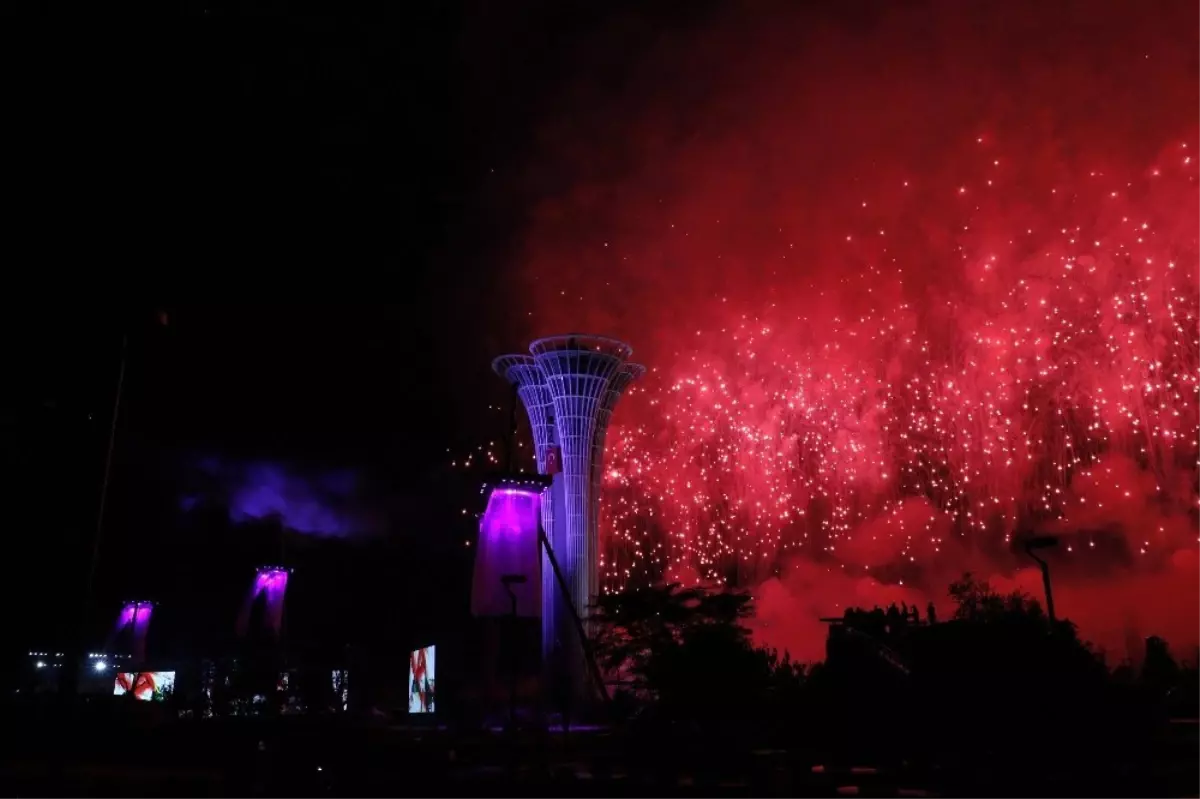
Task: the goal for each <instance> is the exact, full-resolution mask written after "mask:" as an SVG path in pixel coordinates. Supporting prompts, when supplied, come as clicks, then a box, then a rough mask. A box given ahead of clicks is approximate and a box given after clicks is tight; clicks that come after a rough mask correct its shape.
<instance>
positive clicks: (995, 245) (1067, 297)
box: [511, 2, 1200, 657]
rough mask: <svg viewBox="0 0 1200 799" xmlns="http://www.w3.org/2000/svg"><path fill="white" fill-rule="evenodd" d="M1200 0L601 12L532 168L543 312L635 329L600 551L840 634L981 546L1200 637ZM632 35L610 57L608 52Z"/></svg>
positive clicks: (1092, 613) (785, 622)
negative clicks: (1028, 545) (836, 620)
mask: <svg viewBox="0 0 1200 799" xmlns="http://www.w3.org/2000/svg"><path fill="white" fill-rule="evenodd" d="M1197 22H1198V19H1197V9H1196V7H1195V4H1194V3H1185V2H1171V3H1162V4H1157V5H1155V7H1154V8H1153V10H1152V11H1151V10H1149V9H1147V8H1146V7H1145V6H1144V5H1143V6H1139V5H1138V4H1136V3H1132V2H1104V3H1095V2H1068V3H1056V4H1044V3H1008V2H996V3H990V2H983V3H956V2H919V3H906V4H898V5H897V4H876V3H869V4H857V3H829V4H824V5H822V4H807V3H806V4H794V3H778V4H767V5H764V4H761V3H756V4H735V5H721V6H719V7H718V10H717V11H715V12H713V13H712V14H710V15H709V16H708V17H707V18H706V19H703V20H701V21H699V22H698V23H696V24H692V25H690V26H681V27H679V28H677V29H675V30H670V31H660V30H657V29H652V26H651V23H649V22H648V21H646V20H645V19H643V18H641V17H639V16H638V15H637V14H633V15H628V16H625V17H622V18H620V19H618V20H617V21H615V22H613V23H611V24H609V25H604V26H601V27H600V28H598V29H597V30H596V31H595V32H594V34H593V35H592V36H591V37H590V39H589V41H588V42H586V43H585V44H584V46H582V47H581V48H580V53H581V55H580V58H579V60H580V63H581V64H588V65H591V66H590V67H589V68H583V67H581V68H580V69H579V71H578V72H577V74H576V75H575V77H574V78H573V79H571V80H569V81H568V82H567V83H568V88H567V90H566V91H564V92H563V98H561V100H562V102H560V103H558V104H557V105H556V109H557V110H556V111H555V113H553V114H552V115H550V116H548V117H547V118H546V119H545V120H544V123H543V124H542V125H541V128H540V135H539V146H538V148H537V149H536V153H535V155H534V156H533V157H532V158H531V159H530V160H529V162H528V163H527V164H525V169H524V173H523V175H524V180H523V183H522V190H523V192H524V194H523V196H524V198H525V201H526V203H527V206H528V214H527V223H526V225H525V227H524V229H523V230H521V231H520V242H521V245H520V247H519V251H518V252H517V253H516V257H515V258H514V264H513V266H512V267H511V271H512V273H513V278H514V285H515V288H514V290H513V294H512V297H511V300H512V303H513V307H514V308H516V309H517V310H518V313H519V315H518V317H517V319H515V320H514V321H515V322H516V323H517V324H518V325H520V326H523V327H524V328H525V330H524V331H523V332H525V333H526V334H528V335H539V334H548V333H557V332H562V331H563V330H571V329H574V330H580V329H582V330H588V331H594V332H598V333H605V334H610V335H616V336H620V337H623V338H626V339H627V340H629V341H631V342H632V343H633V344H634V345H635V348H636V349H637V350H638V355H637V357H638V360H639V361H642V362H645V363H647V364H649V365H650V366H651V367H652V369H653V371H652V372H651V373H650V374H649V375H648V376H647V378H646V379H645V380H644V381H643V382H642V383H641V384H640V385H639V386H637V387H636V388H635V390H634V391H632V392H631V393H630V395H629V396H628V397H627V398H626V399H624V400H623V401H622V403H623V404H622V406H621V407H619V408H618V410H617V412H616V415H615V417H614V422H613V429H612V431H611V432H610V434H609V454H608V458H607V461H608V473H607V478H606V489H605V511H604V513H605V518H604V528H605V531H606V533H605V535H606V539H607V540H606V545H605V564H604V571H605V575H604V579H605V584H606V586H607V587H610V588H616V587H619V586H620V585H622V584H624V583H626V582H628V581H631V580H637V579H647V578H657V577H658V576H661V575H662V574H664V573H669V572H671V571H675V572H679V573H694V574H695V575H697V578H698V579H709V580H711V579H720V580H724V581H726V582H736V583H737V584H739V585H742V586H752V587H753V588H754V593H755V595H756V596H757V597H758V601H759V619H758V627H759V631H760V634H761V636H762V638H763V640H764V641H766V642H767V643H771V644H774V645H777V646H780V647H788V648H790V649H791V650H792V651H793V654H795V655H796V656H800V657H816V656H819V654H820V642H821V641H822V640H823V637H824V628H823V626H822V625H821V623H820V622H819V618H820V617H821V616H828V615H836V614H840V612H841V610H842V609H844V608H845V607H846V606H847V605H848V604H859V605H863V604H865V605H868V606H869V605H873V604H876V603H879V604H886V603H890V602H892V601H905V602H908V603H909V604H917V605H918V606H919V607H921V608H922V609H924V608H925V606H926V604H927V603H928V602H930V601H933V602H935V603H944V601H945V600H946V596H945V588H946V586H947V584H948V583H949V582H950V580H952V579H954V578H956V577H957V576H959V575H960V574H961V573H962V572H963V571H965V570H967V569H971V570H973V571H974V572H975V573H976V574H977V575H979V576H982V577H987V578H988V579H989V580H990V581H991V582H992V583H993V585H995V586H996V587H1002V588H1006V587H1010V586H1014V587H1015V586H1019V587H1022V588H1025V589H1026V590H1029V591H1030V592H1031V593H1033V594H1034V595H1035V596H1037V595H1040V578H1039V577H1038V576H1037V573H1036V570H1031V569H1030V565H1031V563H1030V561H1029V559H1028V558H1027V557H1025V556H1024V554H1023V553H1022V552H1021V550H1020V546H1019V542H1020V540H1021V538H1022V537H1024V536H1026V535H1030V534H1033V533H1042V534H1046V533H1049V534H1054V535H1057V536H1058V537H1059V538H1060V544H1059V547H1058V548H1057V550H1055V551H1054V552H1053V553H1051V554H1050V556H1049V557H1051V559H1052V561H1053V566H1052V567H1053V569H1054V573H1055V581H1056V592H1057V596H1056V599H1057V602H1056V604H1057V605H1058V609H1059V612H1060V614H1061V615H1064V616H1067V617H1070V618H1072V619H1074V620H1075V621H1077V622H1078V623H1079V624H1080V626H1081V631H1082V634H1083V635H1084V636H1085V637H1087V638H1090V639H1092V640H1094V641H1095V642H1096V643H1098V644H1100V645H1102V646H1104V647H1106V648H1108V649H1109V650H1110V651H1111V652H1113V653H1116V654H1117V655H1120V656H1124V655H1125V654H1126V652H1125V648H1126V641H1128V640H1130V637H1131V631H1133V632H1132V634H1133V635H1134V637H1137V636H1145V635H1150V634H1155V633H1157V634H1163V635H1166V636H1168V637H1169V638H1170V639H1171V640H1172V642H1173V643H1174V644H1175V645H1176V646H1178V647H1183V648H1188V649H1190V648H1191V647H1194V646H1195V644H1196V640H1197V626H1198V618H1197V602H1196V601H1195V600H1196V595H1197V587H1198V586H1197V558H1196V551H1197V550H1196V546H1197V545H1196V526H1197V516H1196V509H1197V493H1196V484H1197V472H1196V455H1197V447H1198V446H1200V445H1198V442H1197V413H1196V389H1197V386H1198V385H1200V374H1198V368H1197V365H1198V362H1200V361H1198V357H1197V352H1198V348H1200V342H1197V341H1196V335H1195V331H1196V326H1197V305H1198V304H1200V303H1198V297H1197V292H1196V287H1195V276H1196V273H1197V236H1198V229H1197V228H1198V225H1197V216H1198V206H1197V188H1196V187H1197V182H1196V180H1197V172H1196V162H1195V160H1194V158H1193V154H1194V151H1195V149H1196V145H1197V135H1196V134H1197V126H1196V118H1195V109H1196V106H1197V97H1198V94H1200V85H1198V81H1197V73H1198V68H1197V41H1196V34H1195V32H1196V30H1197ZM612 53H620V54H621V57H620V58H613V57H606V55H605V54H612Z"/></svg>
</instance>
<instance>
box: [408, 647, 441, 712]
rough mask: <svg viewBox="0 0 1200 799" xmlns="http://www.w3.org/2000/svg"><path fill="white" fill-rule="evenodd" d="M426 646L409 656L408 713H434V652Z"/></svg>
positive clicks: (432, 648) (433, 648)
mask: <svg viewBox="0 0 1200 799" xmlns="http://www.w3.org/2000/svg"><path fill="white" fill-rule="evenodd" d="M435 649H436V647H432V646H425V647H421V648H420V649H417V650H414V651H413V652H412V653H410V654H409V656H408V712H409V713H432V712H433V697H434V692H435V690H436V689H435V687H434V674H435V669H434V665H435V664H434V650H435Z"/></svg>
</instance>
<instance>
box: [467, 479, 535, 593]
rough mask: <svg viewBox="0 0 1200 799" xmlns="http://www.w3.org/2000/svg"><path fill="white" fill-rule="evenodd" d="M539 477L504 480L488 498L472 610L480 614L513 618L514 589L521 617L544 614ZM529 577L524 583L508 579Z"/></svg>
mask: <svg viewBox="0 0 1200 799" xmlns="http://www.w3.org/2000/svg"><path fill="white" fill-rule="evenodd" d="M542 482H543V481H540V480H538V479H536V478H535V479H530V480H504V481H501V482H499V483H498V484H497V485H496V487H495V488H494V489H493V490H492V493H491V495H490V496H489V497H488V503H487V510H485V511H484V514H483V520H482V522H480V525H479V546H478V547H476V550H475V573H474V582H473V585H472V590H471V613H472V614H473V615H475V616H508V615H511V614H512V612H513V603H512V595H510V594H509V591H510V590H511V591H512V592H513V595H515V596H516V613H517V615H518V616H532V617H537V616H539V615H541V592H540V590H539V588H540V580H539V570H538V566H539V551H538V549H539V548H538V514H539V513H540V512H541V505H542V491H543V490H544V488H545V486H544V485H542V484H541V483H542ZM517 575H519V576H521V577H524V578H525V579H524V582H515V581H513V580H511V579H510V580H509V583H508V585H507V586H506V585H505V584H504V582H503V578H506V577H510V578H511V577H513V576H517Z"/></svg>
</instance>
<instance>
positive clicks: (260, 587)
mask: <svg viewBox="0 0 1200 799" xmlns="http://www.w3.org/2000/svg"><path fill="white" fill-rule="evenodd" d="M288 573H289V570H288V569H284V568H282V567H278V566H265V567H263V568H261V569H259V570H258V574H256V575H255V577H254V585H253V587H252V588H251V589H250V595H249V596H247V597H246V602H245V603H244V604H243V606H242V613H241V615H240V616H239V617H238V635H245V634H246V632H247V630H248V629H249V627H250V614H251V612H252V610H253V608H254V602H255V600H256V599H258V598H259V596H262V597H264V602H265V621H266V625H267V629H268V630H270V631H271V634H272V635H274V636H275V637H276V638H278V637H279V632H280V630H281V629H282V627H283V598H284V594H285V593H287V584H288Z"/></svg>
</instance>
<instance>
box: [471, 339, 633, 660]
mask: <svg viewBox="0 0 1200 799" xmlns="http://www.w3.org/2000/svg"><path fill="white" fill-rule="evenodd" d="M529 351H530V353H531V356H527V355H503V356H501V357H499V358H497V359H496V360H495V361H493V363H492V368H493V369H494V370H495V371H496V373H497V374H499V375H501V376H502V377H504V378H505V379H506V380H507V381H508V382H510V383H511V384H513V385H514V386H515V387H516V389H517V395H518V396H519V397H520V399H521V404H522V405H523V406H524V407H525V412H526V413H527V414H528V416H529V423H530V428H531V430H532V433H533V443H534V450H535V452H534V455H535V460H536V463H537V469H538V472H539V473H541V474H547V473H548V471H549V470H550V468H551V466H552V460H553V458H552V455H551V453H552V452H553V451H554V450H555V449H556V448H557V450H558V455H559V457H560V460H559V462H558V468H559V469H560V470H561V478H560V479H561V481H562V484H561V486H560V487H559V488H558V489H557V490H556V489H551V490H548V491H546V493H545V494H543V496H542V525H543V528H544V529H545V530H546V531H547V536H548V538H549V539H550V542H551V545H552V546H553V548H554V551H555V555H556V557H557V559H558V562H559V565H560V567H561V569H562V571H563V572H564V578H565V580H566V582H567V584H568V588H569V592H570V595H571V601H572V603H573V604H574V606H575V608H576V610H577V611H578V612H579V613H580V614H581V615H582V614H586V612H587V608H588V605H589V604H590V603H591V601H592V598H593V597H594V596H595V595H596V594H597V593H598V592H599V590H600V581H599V554H600V537H599V501H600V484H601V480H602V478H603V454H604V441H605V434H606V432H607V430H608V425H609V422H610V420H611V419H612V414H613V410H614V408H615V407H616V404H617V401H618V400H619V399H620V397H621V395H622V394H623V393H624V392H625V390H626V389H627V388H628V387H629V385H630V384H631V383H632V382H633V381H634V380H636V379H637V378H639V377H641V375H642V374H644V372H645V367H643V366H641V365H639V364H633V363H628V359H629V357H630V355H632V354H633V348H632V347H630V346H629V345H628V344H626V343H624V342H622V341H617V340H616V339H611V338H604V337H601V336H590V335H563V336H552V337H549V338H543V339H538V340H537V341H534V342H533V343H532V344H531V345H530V347H529ZM556 497H557V498H558V499H557V501H556ZM551 531H557V534H555V533H552V532H551ZM558 597H559V590H558V588H557V586H556V585H555V578H554V575H553V572H552V570H551V569H550V568H549V565H548V564H547V563H546V560H545V558H544V556H543V568H542V648H543V656H545V657H550V656H551V654H552V652H553V651H554V650H555V649H556V648H557V647H558V646H560V645H561V642H562V636H563V632H562V631H563V630H564V626H563V622H564V621H565V619H564V615H565V614H566V613H567V612H568V610H567V608H565V607H563V606H562V605H561V603H560V601H559V600H558Z"/></svg>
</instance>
